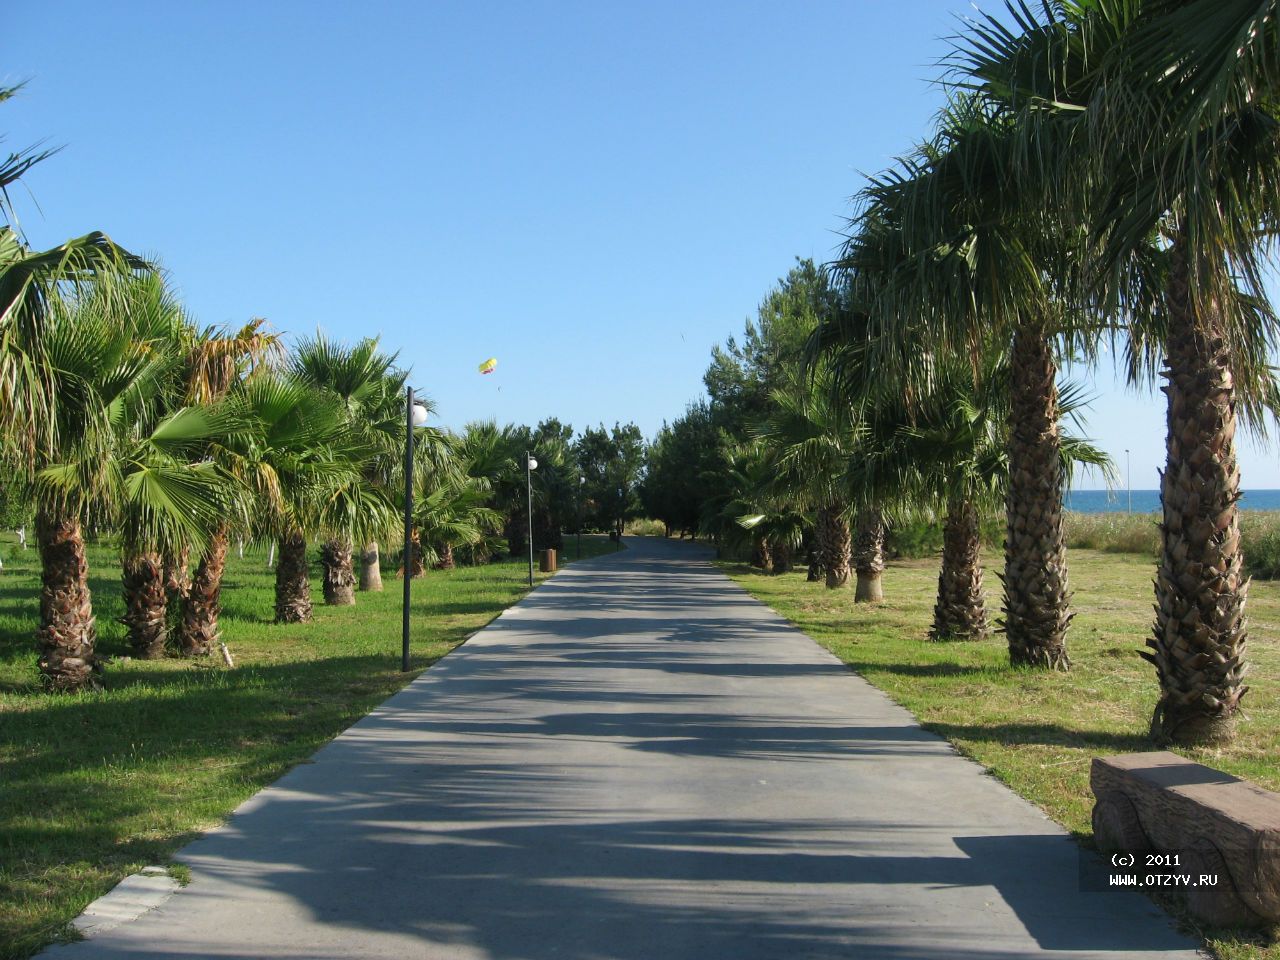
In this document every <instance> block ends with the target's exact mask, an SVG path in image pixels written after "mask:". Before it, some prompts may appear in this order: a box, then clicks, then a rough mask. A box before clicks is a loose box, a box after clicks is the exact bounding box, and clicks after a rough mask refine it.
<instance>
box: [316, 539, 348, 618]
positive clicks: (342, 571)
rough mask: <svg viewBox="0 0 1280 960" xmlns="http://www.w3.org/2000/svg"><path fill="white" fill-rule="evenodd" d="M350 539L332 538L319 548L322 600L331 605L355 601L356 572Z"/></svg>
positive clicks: (344, 604)
mask: <svg viewBox="0 0 1280 960" xmlns="http://www.w3.org/2000/svg"><path fill="white" fill-rule="evenodd" d="M351 552H352V548H351V543H350V541H347V540H340V539H337V538H332V539H329V540H326V541H325V542H324V545H323V546H322V547H321V548H320V563H321V564H322V565H323V566H324V581H323V583H322V585H321V586H322V589H323V591H324V602H325V603H326V604H327V605H328V606H331V607H346V606H350V605H351V604H353V603H355V602H356V574H355V565H354V563H353V561H352V556H351Z"/></svg>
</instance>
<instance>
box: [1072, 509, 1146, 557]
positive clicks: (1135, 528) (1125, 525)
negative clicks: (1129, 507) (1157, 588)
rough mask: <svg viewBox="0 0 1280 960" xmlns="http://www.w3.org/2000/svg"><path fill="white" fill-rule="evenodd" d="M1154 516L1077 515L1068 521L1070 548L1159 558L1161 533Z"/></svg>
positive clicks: (1122, 514) (1131, 514) (1143, 514)
mask: <svg viewBox="0 0 1280 960" xmlns="http://www.w3.org/2000/svg"><path fill="white" fill-rule="evenodd" d="M1157 519H1158V517H1157V515H1156V514H1154V513H1075V512H1073V511H1070V510H1069V511H1067V513H1066V517H1065V524H1064V525H1065V527H1066V538H1067V548H1068V549H1075V550H1103V551H1105V552H1107V553H1137V554H1145V555H1146V556H1149V557H1153V558H1154V557H1156V556H1157V555H1158V554H1159V552H1160V529H1159V528H1158V527H1157V526H1156V521H1157Z"/></svg>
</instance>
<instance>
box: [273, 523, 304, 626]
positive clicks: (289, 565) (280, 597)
mask: <svg viewBox="0 0 1280 960" xmlns="http://www.w3.org/2000/svg"><path fill="white" fill-rule="evenodd" d="M310 619H311V577H310V575H309V571H308V569H307V538H306V537H305V536H303V534H302V531H301V530H294V531H292V532H291V533H289V534H288V535H287V536H284V537H281V538H280V558H279V562H278V563H277V564H276V623H306V622H307V621H308V620H310Z"/></svg>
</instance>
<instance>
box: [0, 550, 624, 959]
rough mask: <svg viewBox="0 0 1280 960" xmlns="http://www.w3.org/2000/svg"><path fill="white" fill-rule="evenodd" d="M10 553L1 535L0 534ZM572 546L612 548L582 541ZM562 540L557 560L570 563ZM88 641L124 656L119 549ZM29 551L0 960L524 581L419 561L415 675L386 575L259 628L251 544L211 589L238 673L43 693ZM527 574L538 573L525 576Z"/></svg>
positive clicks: (15, 695)
mask: <svg viewBox="0 0 1280 960" xmlns="http://www.w3.org/2000/svg"><path fill="white" fill-rule="evenodd" d="M4 545H5V547H6V548H8V546H9V543H8V542H6V543H5V544H4ZM582 546H583V556H584V558H585V557H589V556H597V555H599V554H602V553H608V552H611V551H612V550H613V549H614V547H613V544H611V543H609V542H608V540H607V539H606V538H604V537H583V541H582ZM575 547H576V541H574V542H566V549H565V550H564V551H562V552H561V556H560V562H561V563H562V564H564V563H571V562H572V560H573V557H574V555H575V552H576V551H575V549H574V548H575ZM89 561H90V571H91V584H90V586H91V589H92V591H93V602H94V612H95V614H96V616H97V622H98V632H99V641H98V649H99V651H100V653H102V654H106V655H111V656H113V657H117V658H119V657H122V656H125V655H126V654H127V652H128V651H127V649H126V647H125V645H124V627H123V626H121V625H120V624H119V623H117V622H116V618H117V617H119V616H120V615H121V613H122V612H123V605H122V602H121V599H120V568H119V560H118V553H117V552H116V551H115V550H112V549H110V548H108V547H93V548H91V549H90V556H89ZM37 563H38V561H37V554H36V551H35V550H34V549H30V550H26V551H16V550H10V551H9V554H8V556H7V558H6V561H5V567H4V571H3V573H0V958H4V960H19V958H24V957H28V956H30V955H31V954H32V953H34V952H35V951H36V950H38V949H39V948H40V947H42V946H43V945H45V944H47V943H49V942H50V941H52V940H55V939H58V938H61V937H63V936H66V935H67V934H68V931H67V923H68V922H69V921H70V920H71V919H72V918H74V917H75V916H76V915H78V914H79V913H80V911H81V910H83V909H84V908H85V906H87V905H88V904H89V903H90V902H91V901H92V900H94V899H96V898H97V897H99V896H101V895H102V894H103V893H105V892H106V891H107V890H109V889H110V888H111V887H112V886H114V885H115V884H116V883H117V882H118V881H119V880H120V879H121V878H122V877H124V876H126V875H127V874H129V873H133V872H135V871H137V870H138V869H140V868H142V867H144V866H147V865H148V864H154V863H165V862H167V861H168V859H169V857H170V856H171V855H172V854H173V853H174V851H176V850H177V849H178V848H179V847H180V846H182V845H183V844H184V843H186V842H187V841H189V840H191V839H193V838H194V837H195V836H196V835H197V834H198V833H199V832H200V831H201V830H203V829H207V828H208V827H210V826H212V825H214V824H216V823H218V822H219V821H220V820H222V819H223V818H224V817H226V815H227V814H228V813H230V812H231V810H232V809H234V808H235V807H236V806H238V805H239V804H240V803H241V802H242V801H244V800H245V799H247V798H248V797H250V796H251V795H252V794H254V793H255V792H257V791H258V790H259V789H261V788H262V787H264V786H266V785H267V784H269V783H271V782H272V781H274V780H276V779H277V778H278V777H280V776H281V775H282V774H283V773H284V772H285V771H286V770H288V769H289V768H290V767H292V766H294V765H295V764H297V763H298V762H299V761H301V760H303V759H305V758H306V757H308V756H309V755H310V754H312V753H314V752H315V751H316V750H317V749H318V748H319V747H321V746H322V745H323V744H325V743H326V742H328V741H329V740H331V739H332V738H333V737H334V736H336V735H337V734H338V733H340V732H341V731H342V730H344V729H346V728H347V727H348V726H350V725H351V724H352V723H354V722H355V721H356V720H358V719H359V718H360V717H362V716H364V715H365V714H367V713H368V712H369V711H370V710H372V709H373V708H374V707H376V706H377V705H378V704H379V703H381V702H382V701H383V700H385V699H386V698H387V697H388V696H390V695H391V694H392V693H394V692H395V691H396V690H398V689H400V688H401V687H402V686H404V685H405V684H406V683H407V682H408V681H409V680H411V679H413V677H415V676H417V674H418V673H419V672H421V671H422V670H423V669H424V668H426V667H429V666H430V665H431V664H432V663H435V662H436V661H437V660H439V659H440V658H441V657H442V656H444V655H445V654H446V653H448V652H449V651H450V650H451V649H453V648H454V647H456V646H457V645H458V644H460V643H461V642H462V641H463V640H465V639H466V638H467V637H468V636H469V635H470V634H472V633H473V632H475V631H476V630H478V629H479V628H480V627H482V626H484V625H485V624H486V623H488V622H489V621H490V620H491V619H493V617H495V616H496V615H497V614H498V613H500V612H501V611H502V610H504V609H505V608H507V607H508V606H510V605H511V604H512V603H514V602H515V601H516V600H518V599H519V598H520V597H521V596H522V595H523V594H524V593H525V592H526V590H527V583H526V580H525V577H526V564H525V562H523V561H520V560H513V561H508V562H503V563H497V564H492V565H490V566H484V567H464V568H458V569H456V570H452V571H433V572H430V573H428V574H427V575H426V576H425V577H423V578H422V579H420V580H416V581H414V584H413V605H412V614H413V616H412V620H411V636H410V640H411V651H412V657H413V661H412V662H413V671H412V672H411V673H401V672H400V596H401V584H400V581H399V580H396V579H393V578H392V577H390V576H388V577H387V580H386V583H385V590H384V591H383V592H381V593H358V594H357V599H356V605H355V606H351V607H326V606H324V605H323V603H322V602H321V599H320V590H319V586H318V584H319V570H318V569H315V570H313V577H312V581H313V587H314V588H315V589H314V599H315V602H316V607H315V620H314V622H312V623H310V624H296V625H288V626H277V625H275V624H272V623H271V622H270V620H271V616H272V612H273V611H272V604H273V596H274V594H273V584H274V575H273V574H272V572H271V571H269V570H267V569H266V562H265V556H264V554H263V553H262V552H254V553H246V555H245V557H244V559H243V560H241V559H239V558H237V557H236V555H235V550H234V549H233V551H232V556H231V558H230V560H229V562H228V568H227V574H226V579H225V582H224V587H223V604H224V607H225V609H224V612H223V615H222V630H223V639H224V640H225V641H226V643H227V645H228V646H229V647H230V649H231V651H232V654H233V656H234V657H235V661H236V667H235V669H234V670H228V669H226V668H225V667H224V666H223V665H222V663H221V660H220V659H219V658H217V657H213V658H209V659H208V660H204V661H189V660H179V659H166V660H157V661H140V660H135V661H121V660H119V659H117V660H115V662H112V663H110V664H109V665H108V666H107V672H106V676H105V689H104V690H102V691H99V692H95V693H87V694H79V695H73V696H50V695H48V694H44V693H42V692H40V688H39V678H38V675H37V672H36V667H35V653H34V649H35V648H34V640H33V634H34V631H35V626H36V618H37V615H38V611H39V568H38V565H37ZM534 575H535V577H536V578H537V579H539V580H541V579H544V578H545V576H546V575H545V574H539V573H537V572H536V570H535V574H534Z"/></svg>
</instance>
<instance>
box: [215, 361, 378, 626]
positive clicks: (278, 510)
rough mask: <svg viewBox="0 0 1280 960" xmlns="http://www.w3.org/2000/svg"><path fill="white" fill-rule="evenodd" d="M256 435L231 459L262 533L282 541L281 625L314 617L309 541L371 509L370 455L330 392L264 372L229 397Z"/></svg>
mask: <svg viewBox="0 0 1280 960" xmlns="http://www.w3.org/2000/svg"><path fill="white" fill-rule="evenodd" d="M229 400H230V401H231V402H232V403H235V404H240V405H243V408H244V409H245V411H246V413H247V415H248V417H249V418H250V419H251V421H252V423H253V429H252V430H251V431H248V432H246V433H244V434H242V435H239V436H236V437H233V438H232V439H231V440H230V441H229V442H228V455H229V456H230V457H232V458H235V459H236V460H237V461H238V462H239V463H240V465H241V466H240V467H239V468H238V472H239V473H240V474H241V476H242V477H243V480H244V482H245V483H246V484H247V485H248V486H249V487H250V489H252V490H253V492H254V494H255V495H256V496H257V498H258V510H259V516H258V518H257V524H258V528H259V529H260V530H261V532H262V533H263V534H264V535H266V536H269V537H273V538H275V539H276V540H277V543H278V547H279V560H278V562H277V565H276V598H275V619H276V622H277V623H300V622H305V621H307V620H310V619H311V583H310V574H309V568H308V564H307V539H308V536H309V535H313V534H315V533H316V532H318V531H321V530H332V529H335V528H338V527H342V526H344V525H345V526H346V528H347V529H351V528H353V527H357V526H358V525H359V524H360V523H361V522H363V517H364V516H365V514H366V512H367V510H369V509H375V510H380V509H381V507H382V505H381V504H377V503H376V501H375V506H373V507H372V508H371V507H370V504H369V502H368V501H367V500H366V498H364V497H363V495H362V487H361V483H362V480H363V470H364V468H365V465H366V459H367V457H368V455H369V451H368V449H367V448H365V447H363V446H362V445H361V444H360V442H359V438H356V437H353V436H352V434H351V432H350V431H349V430H348V428H347V421H346V413H345V411H344V409H343V407H342V405H341V403H340V402H339V401H338V400H337V399H336V398H335V397H333V396H332V395H331V394H327V393H323V392H320V391H317V390H315V389H314V388H312V387H311V386H310V385H309V384H307V383H305V382H303V381H301V380H299V379H298V378H297V377H295V376H293V375H291V374H289V373H287V372H281V371H277V370H270V369H264V370H262V371H260V372H259V373H258V375H256V376H254V377H251V378H249V379H248V380H246V381H244V382H242V383H239V384H237V385H236V386H235V388H234V389H233V390H232V392H231V394H230V395H229Z"/></svg>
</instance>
